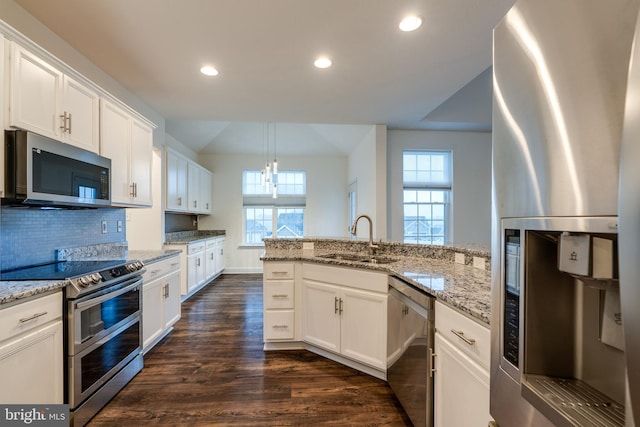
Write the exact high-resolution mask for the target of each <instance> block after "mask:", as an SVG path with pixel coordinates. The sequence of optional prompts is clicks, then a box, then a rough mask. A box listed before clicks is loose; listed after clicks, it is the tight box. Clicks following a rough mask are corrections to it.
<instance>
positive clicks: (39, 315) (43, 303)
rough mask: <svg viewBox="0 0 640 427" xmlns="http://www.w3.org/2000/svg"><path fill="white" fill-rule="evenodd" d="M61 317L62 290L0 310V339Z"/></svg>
mask: <svg viewBox="0 0 640 427" xmlns="http://www.w3.org/2000/svg"><path fill="white" fill-rule="evenodd" d="M61 318H62V292H56V293H55V294H52V295H47V296H44V297H41V298H37V299H34V300H31V301H27V302H24V303H22V304H17V305H13V306H11V307H8V308H5V309H2V310H0V341H4V340H6V339H8V338H11V337H14V336H16V335H19V334H21V333H22V332H25V331H28V330H30V329H33V328H35V327H39V326H41V325H44V324H45V323H47V322H50V321H52V320H54V319H61Z"/></svg>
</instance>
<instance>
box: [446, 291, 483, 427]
mask: <svg viewBox="0 0 640 427" xmlns="http://www.w3.org/2000/svg"><path fill="white" fill-rule="evenodd" d="M434 353H435V369H436V372H435V380H434V425H435V426H436V427H473V426H479V427H485V426H486V425H487V424H488V422H489V420H491V416H490V415H489V357H490V356H489V355H490V332H489V328H488V327H486V326H483V325H480V324H479V323H477V322H475V321H474V320H472V319H470V318H468V317H466V316H465V315H463V314H462V313H459V312H457V311H455V310H454V309H452V308H450V307H448V306H446V305H444V304H442V303H440V302H436V334H435V343H434Z"/></svg>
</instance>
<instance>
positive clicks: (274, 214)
mask: <svg viewBox="0 0 640 427" xmlns="http://www.w3.org/2000/svg"><path fill="white" fill-rule="evenodd" d="M276 183H277V185H278V197H277V198H273V196H272V194H273V193H272V190H271V188H269V187H267V186H265V185H264V184H263V183H262V176H261V171H256V170H245V171H243V173H242V195H243V211H244V214H243V219H244V221H243V224H244V230H243V231H244V233H243V236H244V243H245V244H247V245H261V244H262V239H264V238H271V237H288V238H295V237H304V209H305V206H306V192H307V182H306V173H305V172H304V171H280V172H278V175H277V177H276Z"/></svg>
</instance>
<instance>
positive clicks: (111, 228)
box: [0, 207, 126, 270]
mask: <svg viewBox="0 0 640 427" xmlns="http://www.w3.org/2000/svg"><path fill="white" fill-rule="evenodd" d="M103 221H105V222H106V233H102V231H103V227H102V222H103ZM118 221H121V224H122V225H123V227H122V231H120V232H118ZM125 227H126V212H125V209H72V210H48V209H42V210H41V209H33V208H13V207H7V208H2V209H1V211H0V269H2V270H5V269H8V268H15V267H21V266H24V265H31V264H39V263H45V262H50V261H54V260H55V257H56V249H58V248H66V247H73V246H84V245H91V244H100V243H116V242H124V241H126V228H125Z"/></svg>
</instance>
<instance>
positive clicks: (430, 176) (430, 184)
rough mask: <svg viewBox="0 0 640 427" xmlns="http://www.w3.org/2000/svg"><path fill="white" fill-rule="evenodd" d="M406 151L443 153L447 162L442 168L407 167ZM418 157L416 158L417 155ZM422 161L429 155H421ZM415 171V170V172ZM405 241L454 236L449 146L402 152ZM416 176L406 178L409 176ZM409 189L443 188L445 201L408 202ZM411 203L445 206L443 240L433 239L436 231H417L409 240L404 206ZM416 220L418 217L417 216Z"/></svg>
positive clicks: (424, 241) (410, 152)
mask: <svg viewBox="0 0 640 427" xmlns="http://www.w3.org/2000/svg"><path fill="white" fill-rule="evenodd" d="M406 155H417V156H420V155H426V156H431V155H442V156H443V157H444V159H443V160H444V163H443V168H442V169H435V170H434V169H430V168H429V167H428V166H426V167H425V168H422V169H421V168H420V167H419V166H417V167H416V168H415V169H410V170H407V169H406V164H405V156H406ZM416 160H417V159H416ZM422 160H423V161H424V160H426V159H424V158H423V159H422ZM413 172H415V173H413ZM402 174H403V180H402V181H403V185H402V241H403V242H405V243H419V244H433V245H443V244H445V243H447V242H450V241H451V240H452V230H453V220H452V218H453V208H452V206H453V203H452V198H453V153H452V152H451V151H449V150H430V149H427V150H404V151H403V155H402ZM411 176H412V177H413V178H414V179H407V178H408V177H411ZM406 191H417V192H420V191H434V192H443V193H444V194H443V201H442V202H433V201H424V202H419V201H415V202H406V201H405V200H406V199H405V196H406V194H405V192H406ZM408 205H415V206H416V207H417V209H419V208H420V207H423V208H424V207H426V208H428V209H433V207H434V206H442V207H443V209H444V215H443V221H444V233H443V235H442V241H434V238H437V237H439V234H438V235H434V234H426V235H418V236H417V238H416V239H415V240H413V239H412V240H408V239H407V237H408V236H407V234H406V224H405V223H406V220H405V207H406V206H408ZM416 220H417V218H416Z"/></svg>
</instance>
